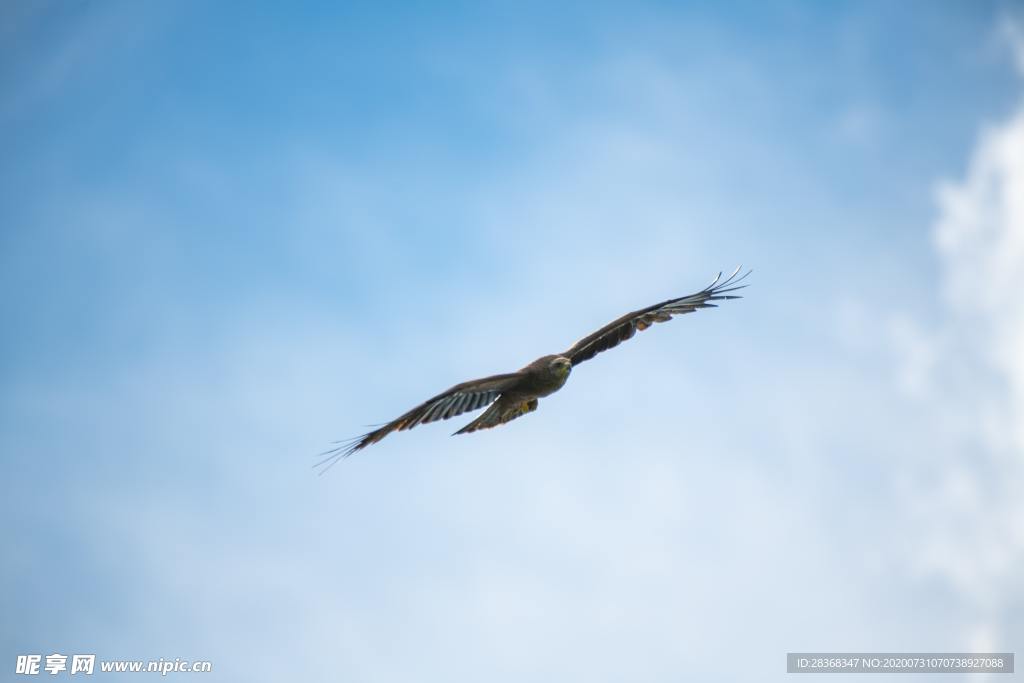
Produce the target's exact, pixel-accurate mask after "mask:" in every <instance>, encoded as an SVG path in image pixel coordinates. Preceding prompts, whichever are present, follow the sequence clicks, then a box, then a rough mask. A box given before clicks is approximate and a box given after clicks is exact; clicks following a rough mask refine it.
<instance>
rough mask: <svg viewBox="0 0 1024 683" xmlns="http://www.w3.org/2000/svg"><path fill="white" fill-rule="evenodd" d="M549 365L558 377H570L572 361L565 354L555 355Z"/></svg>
mask: <svg viewBox="0 0 1024 683" xmlns="http://www.w3.org/2000/svg"><path fill="white" fill-rule="evenodd" d="M548 367H549V368H551V371H552V372H553V373H555V375H556V376H557V377H568V376H569V372H570V371H571V370H572V361H571V360H569V359H568V358H566V357H565V356H555V357H554V358H552V359H551V362H550V363H549V364H548Z"/></svg>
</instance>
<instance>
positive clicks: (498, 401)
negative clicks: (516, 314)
mask: <svg viewBox="0 0 1024 683" xmlns="http://www.w3.org/2000/svg"><path fill="white" fill-rule="evenodd" d="M739 272H740V269H739V268H737V269H736V270H735V271H733V273H732V275H730V276H729V277H727V278H726V279H725V280H722V274H721V273H719V274H718V277H716V278H715V279H714V281H713V282H712V283H711V284H710V285H708V286H707V287H705V288H704V289H702V290H700V291H699V292H697V293H695V294H690V295H688V296H684V297H680V298H678V299H668V300H666V301H662V302H661V303H658V304H654V305H653V306H648V307H646V308H641V309H640V310H637V311H633V312H632V313H627V314H626V315H624V316H622V317H621V318H618V319H617V320H614V321H612V322H610V323H608V324H607V325H605V326H604V327H602V328H601V329H599V330H598V331H596V332H594V333H593V334H589V335H587V336H586V337H584V338H583V339H580V340H579V341H578V342H576V343H575V344H573V345H572V347H571V348H570V349H569V350H568V351H565V352H563V353H559V354H552V355H549V356H542V357H540V358H538V359H537V360H535V361H533V362H532V363H530V364H529V365H527V366H526V367H524V368H523V369H521V370H519V371H518V372H513V373H509V374H504V375H491V376H490V377H484V378H481V379H474V380H470V381H468V382H463V383H462V384H456V385H455V386H453V387H452V388H450V389H448V390H447V391H443V392H441V393H440V394H438V395H437V396H434V397H433V398H431V399H428V400H426V401H424V402H423V403H421V404H420V405H418V406H416V407H415V408H413V409H412V410H410V411H409V412H407V413H405V414H404V415H402V416H400V417H398V418H396V419H394V420H392V421H391V422H388V423H387V424H385V425H383V426H381V427H379V428H377V429H375V430H373V431H371V432H368V433H366V434H363V435H361V436H358V437H356V438H354V439H350V440H348V441H343V442H338V444H337V445H336V447H335V448H332V449H331V450H329V451H326V452H324V453H323V454H322V455H324V456H326V457H325V458H324V459H323V460H321V461H320V462H319V463H317V465H316V467H323V469H322V470H321V474H323V472H326V471H327V470H328V469H329V468H330V467H331V466H332V465H333V464H334V463H336V462H337V461H338V460H340V459H341V458H343V457H346V456H349V455H352V454H353V453H355V452H356V451H358V450H361V449H363V448H366V447H367V446H369V445H370V444H375V443H377V442H378V441H380V440H381V439H383V438H384V437H385V436H387V435H388V434H390V433H391V432H400V431H403V430H406V429H412V428H413V427H415V426H416V425H420V424H426V423H428V422H435V421H437V420H447V419H448V418H450V417H455V416H456V415H461V414H462V413H465V412H468V411H471V410H477V409H479V408H483V407H484V406H487V405H489V406H490V407H489V408H488V409H487V410H486V411H485V412H484V413H483V414H482V415H480V417H478V418H477V419H475V420H473V421H472V422H470V423H469V424H467V425H466V426H465V427H463V428H462V429H460V430H459V431H457V432H455V433H456V434H468V433H469V432H475V431H477V430H479V429H490V428H491V427H496V426H498V425H500V424H505V423H506V422H509V421H511V420H514V419H516V418H517V417H520V416H522V415H525V414H527V413H530V412H533V411H534V410H536V409H537V399H539V398H543V397H544V396H547V395H549V394H552V393H554V392H556V391H558V390H559V389H561V388H562V385H563V384H565V381H566V380H567V379H568V378H569V373H570V371H571V370H572V368H573V367H575V366H576V365H578V364H580V363H582V362H583V361H585V360H590V359H591V358H593V357H594V356H596V355H597V354H599V353H601V352H602V351H606V350H608V349H610V348H613V347H615V346H618V345H619V344H620V343H622V342H623V341H625V340H627V339H629V338H630V337H632V336H633V335H634V334H636V332H637V330H640V331H643V330H646V329H647V328H648V327H650V326H651V325H653V324H654V323H660V322H665V321H667V320H671V319H672V316H675V315H682V314H684V313H692V312H693V311H696V310H698V309H701V308H714V307H715V304H713V303H711V302H712V301H723V300H727V299H739V298H742V297H740V296H738V295H735V294H730V292H734V291H736V290H739V289H743V288H744V287H746V285H741V284H739V283H740V282H742V281H743V279H744V278H746V277H747V276H748V275H750V271H747V272H746V273H744V274H743V275H740V276H739V277H736V276H737V275H738V274H739Z"/></svg>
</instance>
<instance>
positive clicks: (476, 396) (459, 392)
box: [314, 372, 524, 474]
mask: <svg viewBox="0 0 1024 683" xmlns="http://www.w3.org/2000/svg"><path fill="white" fill-rule="evenodd" d="M523 375H524V373H522V372H513V373H508V374H504V375H491V376H490V377H483V378H481V379H474V380H470V381H468V382H463V383H461V384H456V385H455V386H453V387H452V388H450V389H448V390H447V391H442V392H441V393H440V394H438V395H437V396H434V397H433V398H430V399H427V400H426V401H424V402H423V403H421V404H419V405H418V406H416V407H415V408H413V409H412V410H410V411H408V412H407V413H405V414H404V415H401V416H400V417H398V418H395V419H394V420H392V421H391V422H388V423H387V424H385V425H382V426H381V427H378V428H377V429H375V430H373V431H372V432H367V433H366V434H362V435H360V436H357V437H355V438H354V439H349V440H347V441H341V442H338V444H337V445H336V446H335V447H334V448H332V449H330V450H328V451H324V452H323V453H321V455H322V456H325V457H324V458H323V459H322V460H321V461H320V462H318V463H317V464H316V465H314V467H321V468H322V469H321V470H320V473H321V474H323V473H324V472H326V471H327V470H328V469H330V468H331V466H333V465H334V463H336V462H337V461H338V460H340V459H341V458H345V457H348V456H350V455H352V454H353V453H355V452H356V451H358V450H361V449H363V448H366V447H367V446H369V445H370V444H373V443H377V442H378V441H380V440H381V439H383V438H384V437H385V436H387V435H388V434H390V433H391V432H401V431H404V430H406V429H412V428H413V427H415V426H417V425H420V424H427V423H428V422H434V421H436V420H447V419H448V418H450V417H455V416H456V415H461V414H463V413H465V412H469V411H471V410H477V409H479V408H483V407H484V406H486V405H488V404H490V403H493V402H494V400H495V399H497V398H498V397H499V396H500V395H501V393H502V392H503V391H507V390H509V389H514V388H515V387H516V386H517V385H518V384H519V382H521V381H522V379H523Z"/></svg>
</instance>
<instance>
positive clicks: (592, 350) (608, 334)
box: [562, 268, 751, 366]
mask: <svg viewBox="0 0 1024 683" xmlns="http://www.w3.org/2000/svg"><path fill="white" fill-rule="evenodd" d="M739 272H740V269H739V268H737V269H736V270H734V271H733V272H732V275H730V276H729V277H727V278H726V279H725V280H722V274H721V273H719V274H718V277H716V278H715V279H714V281H713V282H712V283H711V284H710V285H708V286H707V287H705V288H704V289H702V290H700V291H699V292H697V293H696V294H690V295H689V296H684V297H680V298H678V299H669V300H668V301H662V302H661V303H660V304H654V305H653V306H648V307H647V308H641V309H640V310H639V311H633V312H632V313H627V314H626V315H624V316H622V317H621V318H619V319H618V320H615V321H613V322H610V323H608V324H607V325H605V326H604V327H602V328H601V329H599V330H598V331H597V332H594V333H593V334H591V335H588V336H586V337H584V338H583V339H580V340H579V341H578V342H576V343H575V344H573V346H572V348H571V349H569V350H568V351H566V352H565V353H563V354H562V355H563V356H565V357H566V358H568V359H569V360H571V361H572V364H573V365H574V366H575V365H578V364H579V363H582V362H583V361H585V360H590V359H591V358H593V357H594V356H596V355H597V354H599V353H601V352H602V351H605V350H607V349H610V348H612V347H615V346H618V345H619V344H620V343H622V342H624V341H625V340H627V339H629V338H630V337H632V336H633V335H634V334H636V332H637V330H641V331H643V330H646V329H647V328H648V327H650V326H651V325H653V324H654V323H663V322H665V321H666V320H671V319H672V316H674V315H682V314H683V313H692V312H693V311H696V310H697V309H698V308H715V304H713V303H709V302H711V301H723V300H726V299H741V298H742V297H740V296H738V295H735V294H729V292H735V291H736V290H738V289H743V288H744V287H746V285H741V284H740V282H742V281H743V279H744V278H746V277H747V276H748V275H750V272H751V271H749V270H748V271H747V272H745V273H744V274H743V275H740V276H739V277H736V276H737V275H739Z"/></svg>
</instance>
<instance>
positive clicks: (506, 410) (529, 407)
mask: <svg viewBox="0 0 1024 683" xmlns="http://www.w3.org/2000/svg"><path fill="white" fill-rule="evenodd" d="M534 410H537V399H535V398H531V399H529V400H526V401H514V402H513V401H505V400H502V399H498V400H497V401H495V402H494V403H492V404H491V407H490V408H488V409H487V410H485V411H484V412H483V414H482V415H481V416H480V417H478V418H477V419H475V420H473V421H472V422H470V423H469V424H468V425H466V426H465V427H463V428H462V429H460V430H459V431H457V432H455V434H469V433H470V432H475V431H477V430H478V429H490V428H491V427H497V426H498V425H500V424H505V423H506V422H509V421H511V420H514V419H516V418H517V417H520V416H521V415H526V414H527V413H532V412H533V411H534ZM455 434H452V436H455Z"/></svg>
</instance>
